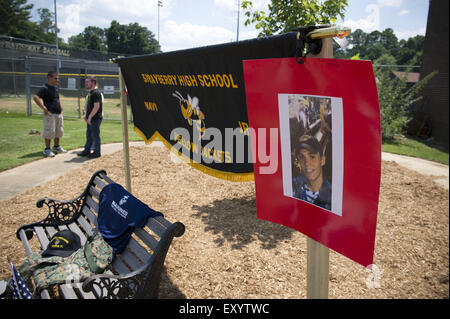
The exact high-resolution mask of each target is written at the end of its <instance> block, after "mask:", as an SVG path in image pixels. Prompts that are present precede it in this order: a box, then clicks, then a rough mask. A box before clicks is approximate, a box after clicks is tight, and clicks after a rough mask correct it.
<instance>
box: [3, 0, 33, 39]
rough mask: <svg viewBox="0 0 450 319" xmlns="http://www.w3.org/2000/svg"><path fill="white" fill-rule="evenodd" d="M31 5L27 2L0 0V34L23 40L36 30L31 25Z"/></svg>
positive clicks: (23, 0) (25, 0)
mask: <svg viewBox="0 0 450 319" xmlns="http://www.w3.org/2000/svg"><path fill="white" fill-rule="evenodd" d="M32 8H33V5H32V4H27V0H0V17H1V18H0V34H2V35H7V36H11V37H18V38H25V37H27V36H30V35H31V36H33V35H32V34H30V32H31V33H35V31H36V30H37V29H38V27H37V25H35V24H34V25H33V23H31V21H30V18H31V9H32Z"/></svg>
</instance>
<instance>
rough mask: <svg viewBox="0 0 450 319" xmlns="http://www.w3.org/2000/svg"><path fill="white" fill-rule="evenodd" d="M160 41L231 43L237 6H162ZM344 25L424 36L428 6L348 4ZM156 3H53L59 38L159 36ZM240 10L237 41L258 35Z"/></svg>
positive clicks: (382, 0)
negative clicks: (99, 32)
mask: <svg viewBox="0 0 450 319" xmlns="http://www.w3.org/2000/svg"><path fill="white" fill-rule="evenodd" d="M161 1H162V3H163V6H162V7H161V8H160V19H159V29H160V31H159V37H160V43H161V46H162V50H163V51H165V52H167V51H172V50H179V49H187V48H192V47H198V46H203V45H210V44H217V43H224V42H230V41H235V40H236V36H237V3H238V1H239V0H161ZM269 1H270V0H253V3H254V6H255V8H257V9H258V10H263V11H266V12H267V11H268V10H267V4H268V3H269ZM348 2H349V5H348V7H347V10H346V14H345V19H344V21H338V24H339V25H346V26H349V27H351V28H352V30H356V29H357V28H360V29H362V30H364V31H365V32H371V31H374V30H380V31H382V30H384V29H386V28H392V29H393V30H394V32H395V33H396V35H397V37H398V38H399V39H407V38H409V37H411V36H415V35H417V34H422V35H424V34H425V31H426V23H427V16H428V5H429V0H349V1H348ZM28 3H33V4H34V11H33V12H34V14H36V13H35V11H36V10H37V8H50V10H52V11H53V10H54V0H28ZM157 3H158V0H133V1H127V0H57V17H58V28H59V29H60V34H59V36H60V37H62V38H64V39H66V40H67V39H68V38H69V37H70V36H72V35H76V34H78V33H80V32H82V31H83V29H84V28H85V27H86V26H89V25H92V26H99V27H102V28H106V27H109V25H110V23H111V21H112V20H116V21H118V22H119V23H121V24H128V23H132V22H137V23H139V24H140V25H142V26H145V27H147V28H148V29H149V30H151V31H152V32H153V33H154V34H155V37H157V36H158V6H157ZM244 21H245V17H244V14H243V12H242V10H241V12H240V21H239V40H244V39H250V38H254V37H256V36H257V34H258V32H257V31H256V30H255V28H254V27H253V26H250V27H245V26H244Z"/></svg>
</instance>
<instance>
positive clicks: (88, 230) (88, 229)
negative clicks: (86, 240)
mask: <svg viewBox="0 0 450 319" xmlns="http://www.w3.org/2000/svg"><path fill="white" fill-rule="evenodd" d="M77 222H78V223H79V224H80V226H81V228H82V229H83V231H84V232H85V233H86V235H87V236H92V235H94V228H92V226H91V224H89V222H88V221H87V220H86V217H85V216H84V215H80V217H78V219H77Z"/></svg>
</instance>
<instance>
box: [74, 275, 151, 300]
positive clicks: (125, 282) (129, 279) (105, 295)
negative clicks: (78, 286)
mask: <svg viewBox="0 0 450 319" xmlns="http://www.w3.org/2000/svg"><path fill="white" fill-rule="evenodd" d="M144 273H145V272H143V271H135V272H133V273H131V274H128V275H125V276H120V275H112V274H99V275H93V276H91V277H89V278H88V279H86V280H85V281H84V282H83V285H82V289H83V291H84V292H93V293H94V294H95V295H97V298H98V299H129V298H135V296H136V294H137V292H138V291H140V290H141V288H142V287H141V286H142V285H143V279H144V278H143V277H144Z"/></svg>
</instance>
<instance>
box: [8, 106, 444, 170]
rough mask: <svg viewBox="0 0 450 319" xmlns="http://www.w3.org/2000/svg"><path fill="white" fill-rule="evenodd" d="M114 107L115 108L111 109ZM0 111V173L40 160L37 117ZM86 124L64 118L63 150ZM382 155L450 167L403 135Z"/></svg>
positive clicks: (105, 132) (110, 135)
mask: <svg viewBox="0 0 450 319" xmlns="http://www.w3.org/2000/svg"><path fill="white" fill-rule="evenodd" d="M113 107H115V106H113ZM6 112H7V111H5V110H4V109H3V110H2V109H1V108H0V171H3V170H6V169H9V168H13V167H16V166H19V165H22V164H24V163H27V162H30V161H34V160H37V159H41V158H42V156H43V155H42V151H43V149H44V139H43V138H42V136H41V135H33V134H30V131H31V130H33V129H34V130H38V131H39V132H42V129H43V124H42V117H41V116H40V115H32V116H30V117H27V116H26V115H25V114H23V113H16V112H11V111H8V113H6ZM100 131H101V133H100V134H101V139H102V144H106V143H114V142H121V141H122V124H121V122H120V121H107V120H104V121H103V123H102V125H101V128H100ZM85 134H86V123H85V122H84V121H83V120H79V119H71V118H65V119H64V137H63V138H62V139H61V145H62V146H63V147H64V148H65V149H66V150H72V149H76V148H80V147H83V145H84V143H85V140H86V137H85ZM128 137H129V140H130V141H141V140H142V139H141V137H140V136H139V135H138V134H137V133H136V132H135V131H134V130H133V125H132V124H129V125H128ZM381 149H382V151H383V152H389V153H394V154H401V155H407V156H413V157H418V158H423V159H427V160H430V161H435V162H439V163H442V164H445V165H448V164H449V155H448V145H447V146H445V145H441V144H438V143H436V142H430V141H428V142H426V141H421V140H417V139H412V138H406V137H403V136H399V137H397V138H396V139H395V140H394V141H392V142H389V143H383V144H382V147H381Z"/></svg>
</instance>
